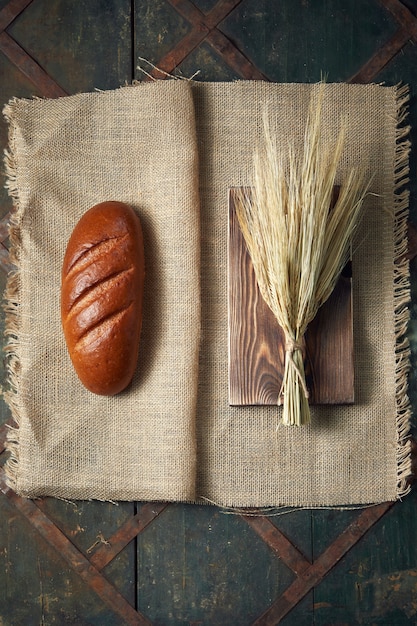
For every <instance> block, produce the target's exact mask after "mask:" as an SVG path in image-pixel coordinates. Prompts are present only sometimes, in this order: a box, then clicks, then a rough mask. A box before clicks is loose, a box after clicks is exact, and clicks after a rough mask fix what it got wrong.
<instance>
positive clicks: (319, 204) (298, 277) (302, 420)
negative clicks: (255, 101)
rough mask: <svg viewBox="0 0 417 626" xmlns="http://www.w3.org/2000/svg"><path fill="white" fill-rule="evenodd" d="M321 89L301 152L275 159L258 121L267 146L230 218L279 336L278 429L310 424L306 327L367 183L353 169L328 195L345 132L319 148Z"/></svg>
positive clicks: (335, 270) (343, 251) (346, 251)
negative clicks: (335, 195)
mask: <svg viewBox="0 0 417 626" xmlns="http://www.w3.org/2000/svg"><path fill="white" fill-rule="evenodd" d="M324 94H325V85H324V84H320V85H319V86H318V90H317V92H316V94H315V95H313V97H312V100H311V104H310V110H309V114H308V119H307V124H306V129H305V134H304V147H303V150H302V153H301V154H296V153H295V151H294V150H293V149H292V148H291V147H289V150H288V154H287V155H286V158H285V159H284V158H283V157H282V156H281V157H280V156H279V155H278V151H277V149H276V145H275V142H274V140H273V138H272V136H271V132H270V128H269V123H268V119H267V115H265V116H264V127H265V129H264V130H265V144H264V146H263V148H262V149H260V150H258V151H257V152H256V153H255V157H254V181H253V187H252V189H251V193H250V194H248V193H247V192H245V191H244V190H241V192H240V193H238V195H237V202H236V213H237V217H238V220H239V224H240V228H241V230H242V233H243V236H244V239H245V241H246V245H247V247H248V251H249V254H250V256H251V259H252V263H253V266H254V270H255V275H256V278H257V281H258V285H259V289H260V292H261V294H262V296H263V298H264V300H265V301H266V303H267V304H268V306H269V307H270V308H271V310H272V312H273V313H274V315H275V317H276V319H277V321H278V323H279V325H280V326H281V328H282V329H283V331H284V333H285V340H286V346H285V368H284V376H283V381H282V387H281V390H280V394H279V399H278V403H279V404H283V415H282V422H283V424H287V425H297V426H300V425H302V424H307V423H309V422H310V409H309V403H308V389H307V385H306V381H305V372H304V358H303V342H304V339H303V338H304V334H305V331H306V329H307V326H308V324H309V323H310V322H311V321H312V319H313V318H314V317H315V315H316V313H317V311H318V309H319V307H320V306H321V305H322V304H323V303H324V302H325V301H326V300H327V299H328V298H329V296H330V294H331V293H332V291H333V289H334V287H335V284H336V282H337V280H338V278H339V276H340V273H341V271H342V269H343V268H344V266H345V264H346V262H347V261H348V259H349V256H350V247H351V237H352V234H353V232H354V230H355V227H356V226H357V223H358V219H359V216H360V212H361V207H362V205H363V200H364V198H365V195H366V194H367V192H368V189H369V184H370V182H369V181H366V180H365V177H364V175H363V173H361V172H359V171H357V170H351V171H350V172H349V173H348V175H347V177H346V179H345V180H344V181H343V182H342V184H341V186H340V191H339V195H338V198H337V200H336V202H335V205H334V207H333V208H332V209H331V210H330V207H331V204H332V196H333V190H334V186H335V181H336V175H337V173H338V169H339V162H340V158H341V154H342V150H343V144H344V137H345V132H344V128H343V125H342V124H341V130H340V132H339V135H338V137H337V140H336V142H335V145H330V144H327V145H325V144H324V142H323V141H322V138H321V135H322V132H321V126H322V105H323V98H324Z"/></svg>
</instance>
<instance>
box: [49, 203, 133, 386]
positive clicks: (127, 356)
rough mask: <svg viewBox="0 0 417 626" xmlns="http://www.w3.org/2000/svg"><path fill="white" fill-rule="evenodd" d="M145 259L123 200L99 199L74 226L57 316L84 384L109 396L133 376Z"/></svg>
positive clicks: (129, 213) (127, 383)
mask: <svg viewBox="0 0 417 626" xmlns="http://www.w3.org/2000/svg"><path fill="white" fill-rule="evenodd" d="M144 278H145V262H144V249H143V236H142V228H141V223H140V220H139V218H138V217H137V215H136V213H135V212H134V210H133V209H132V208H131V207H129V206H128V205H126V204H124V203H122V202H114V201H112V202H102V203H100V204H97V205H95V206H93V207H92V208H91V209H89V210H88V211H87V212H86V213H85V214H84V215H83V217H82V218H81V219H80V221H79V222H78V223H77V224H76V226H75V228H74V230H73V232H72V235H71V237H70V239H69V242H68V245H67V249H66V253H65V257H64V262H63V265H62V283H61V320H62V327H63V330H64V335H65V340H66V344H67V347H68V351H69V355H70V357H71V361H72V363H73V366H74V368H75V371H76V372H77V375H78V377H79V379H80V380H81V382H82V383H83V385H84V386H85V387H86V388H87V389H89V390H90V391H92V392H93V393H95V394H99V395H104V396H112V395H115V394H117V393H119V392H120V391H122V390H123V389H125V388H126V387H127V386H128V385H129V383H130V382H131V380H132V377H133V374H134V372H135V369H136V364H137V360H138V352H139V339H140V332H141V325H142V302H143V287H144Z"/></svg>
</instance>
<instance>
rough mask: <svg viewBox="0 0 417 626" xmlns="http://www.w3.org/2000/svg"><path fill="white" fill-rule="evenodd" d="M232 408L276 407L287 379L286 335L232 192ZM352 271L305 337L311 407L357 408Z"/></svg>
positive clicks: (230, 327) (230, 209)
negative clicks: (258, 273)
mask: <svg viewBox="0 0 417 626" xmlns="http://www.w3.org/2000/svg"><path fill="white" fill-rule="evenodd" d="M228 262H229V267H228V271H229V276H228V280H229V287H228V298H229V403H230V404H231V405H238V406H245V405H272V404H277V401H278V394H279V391H280V388H281V383H282V377H283V373H284V358H285V349H284V345H285V341H284V334H283V331H282V329H281V328H280V326H279V324H278V322H277V321H276V319H275V317H274V315H273V313H272V311H271V310H270V308H269V307H268V305H267V304H266V303H265V301H264V300H263V298H262V296H261V294H260V291H259V287H258V284H257V281H256V278H255V272H254V269H253V265H252V261H251V259H250V256H249V253H248V251H247V248H246V244H245V241H244V239H243V236H242V233H241V231H240V228H239V224H238V220H237V217H236V212H235V190H234V189H230V191H229V259H228ZM349 269H350V266H349V267H347V268H346V272H344V275H342V276H341V277H340V279H339V282H338V283H337V285H336V288H335V290H334V292H333V294H332V296H331V297H330V298H329V300H328V301H327V302H326V303H325V304H324V305H323V306H322V307H321V309H320V310H319V312H318V314H317V316H316V318H315V319H314V320H313V322H311V324H310V325H309V328H308V330H307V333H306V337H305V340H306V358H305V368H306V378H307V386H308V388H309V392H310V402H311V403H312V404H350V403H353V402H354V363H353V320H352V279H351V276H350V275H349Z"/></svg>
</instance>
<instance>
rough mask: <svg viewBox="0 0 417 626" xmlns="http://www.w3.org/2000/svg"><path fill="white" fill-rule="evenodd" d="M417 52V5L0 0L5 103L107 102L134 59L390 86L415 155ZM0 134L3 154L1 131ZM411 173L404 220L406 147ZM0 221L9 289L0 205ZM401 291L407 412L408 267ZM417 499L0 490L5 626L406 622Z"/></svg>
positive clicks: (416, 315)
mask: <svg viewBox="0 0 417 626" xmlns="http://www.w3.org/2000/svg"><path fill="white" fill-rule="evenodd" d="M416 44H417V0H402V1H400V0H326V1H324V0H219V1H216V0H192V1H191V0H87V1H86V2H76V1H75V0H0V95H1V98H0V99H1V102H2V103H5V102H7V101H8V99H9V98H11V97H13V96H19V97H30V96H32V95H36V96H42V97H58V96H61V95H65V94H72V93H75V92H79V91H84V90H93V89H95V88H99V89H108V88H114V87H118V86H119V85H121V84H124V83H125V82H131V81H132V79H142V78H143V74H142V73H141V72H140V71H139V70H137V65H138V63H139V62H140V61H139V57H143V58H146V59H148V60H149V61H151V62H152V63H154V64H156V65H158V66H159V67H161V68H162V69H163V70H165V71H167V72H181V73H182V74H183V75H185V76H190V75H192V74H194V72H195V71H196V70H200V74H199V78H200V79H202V80H213V81H222V80H234V79H238V78H244V79H265V80H272V81H280V82H287V81H289V82H291V81H297V82H313V81H317V80H319V79H320V77H321V75H322V74H324V75H326V76H327V80H328V81H348V82H371V81H376V82H386V83H387V84H396V83H398V82H400V81H401V82H405V83H409V84H410V87H411V96H412V97H411V104H410V122H411V124H412V125H413V130H412V134H411V139H412V140H413V142H414V144H416V141H415V140H416V132H417V100H416V92H417V45H416ZM140 63H142V64H143V62H140ZM0 133H1V137H0V139H1V144H2V146H3V147H5V146H6V143H7V138H6V126H5V124H4V123H3V122H1V126H0ZM411 166H412V176H411V177H412V181H411V217H410V221H411V222H412V221H413V220H416V219H417V214H416V207H415V205H416V193H417V186H416V182H415V178H416V150H415V147H414V148H413V151H412V157H411ZM3 181H4V178H3ZM2 186H3V185H2ZM0 210H1V213H0V218H1V222H0V241H1V243H0V264H1V267H0V288H2V289H3V288H4V285H5V280H6V275H7V272H8V270H9V261H8V239H7V222H8V216H9V212H10V210H11V202H10V200H9V198H8V197H7V194H6V192H5V191H4V190H2V191H0ZM412 235H413V237H412V238H411V242H412V248H413V250H414V248H415V247H416V245H415V244H416V238H415V236H414V231H413V230H412ZM413 250H411V252H410V255H411V256H413ZM411 276H412V292H413V305H412V307H411V314H412V319H411V323H410V330H409V336H410V341H411V346H412V365H413V370H412V373H411V376H410V396H411V400H412V403H413V407H414V408H415V407H417V385H416V380H415V379H416V377H415V373H414V372H415V367H416V365H417V362H416V360H417V327H416V324H417V305H416V302H417V293H416V290H417V268H416V261H414V260H412V261H411ZM1 323H2V325H3V326H4V318H3V316H2V318H1ZM0 376H1V377H2V380H3V381H5V371H4V364H3V363H2V362H1V361H0ZM0 410H1V415H0V419H1V422H2V423H3V426H2V427H1V429H0V450H1V451H3V448H4V446H3V442H4V437H5V433H6V430H7V424H10V423H11V418H10V414H9V411H8V409H7V407H6V405H5V404H4V402H3V401H2V402H1V403H0ZM1 458H2V460H3V461H4V458H5V454H1ZM416 499H417V496H416V491H415V489H414V490H412V492H411V494H410V495H409V496H407V497H406V498H405V499H404V501H403V502H398V503H396V504H389V503H387V504H380V505H378V506H372V507H369V508H365V509H362V510H350V511H338V510H299V511H295V512H292V513H287V514H283V515H279V516H278V515H277V516H273V517H263V516H258V517H251V516H243V515H229V514H226V513H225V512H223V511H221V510H220V509H218V508H216V507H211V506H190V505H180V504H171V505H160V504H159V505H154V504H151V503H141V502H138V503H120V504H118V505H114V504H110V503H101V502H78V503H69V502H64V501H59V500H54V499H44V500H38V501H29V500H23V499H21V498H19V497H17V496H16V495H15V494H14V493H13V492H11V491H9V490H7V488H6V487H5V485H4V482H3V481H2V482H1V491H0V507H1V513H0V536H1V540H0V624H1V625H2V626H21V625H22V626H30V625H32V624H33V625H35V624H46V625H49V624H57V625H59V624H76V625H79V626H82V625H87V624H88V625H97V626H104V625H107V624H108V625H112V626H113V625H119V624H120V625H121V624H159V625H164V626H165V625H177V624H188V625H197V624H198V625H207V626H217V625H225V626H233V625H236V626H244V625H246V624H277V623H282V624H288V625H294V626H304V625H307V624H308V625H312V624H314V625H316V626H318V625H322V626H324V625H326V624H327V625H337V624H339V625H342V624H343V625H344V624H349V625H350V624H366V625H368V624H372V625H374V624H375V625H386V626H397V625H403V624H404V625H405V624H417V541H416V537H417V515H416V513H417V508H416Z"/></svg>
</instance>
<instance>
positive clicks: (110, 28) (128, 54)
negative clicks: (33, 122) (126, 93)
mask: <svg viewBox="0 0 417 626" xmlns="http://www.w3.org/2000/svg"><path fill="white" fill-rule="evenodd" d="M8 32H9V33H10V34H11V35H12V37H14V38H15V39H16V41H17V42H18V43H20V44H21V45H22V47H23V48H24V49H25V50H26V51H27V52H29V54H30V55H31V56H33V57H34V58H35V59H36V60H37V62H38V63H39V64H40V65H41V66H42V67H43V68H44V69H45V70H46V71H47V72H48V74H50V76H51V77H52V78H54V79H55V80H56V81H57V82H58V83H59V84H60V85H61V87H63V88H64V89H65V90H66V91H67V92H68V93H76V92H78V91H91V90H93V89H96V88H98V89H114V88H117V87H120V85H122V84H124V83H125V82H126V81H128V82H130V81H131V80H132V44H131V40H132V31H131V2H130V0H89V2H86V3H84V2H68V0H53V2H51V1H50V0H36V1H35V2H32V3H31V4H30V5H29V7H28V8H27V9H26V10H25V11H24V12H23V13H22V14H21V15H20V16H19V17H18V18H17V19H16V20H15V22H14V23H13V24H12V25H11V27H10V28H9V29H8ZM51 51H53V53H51Z"/></svg>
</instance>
